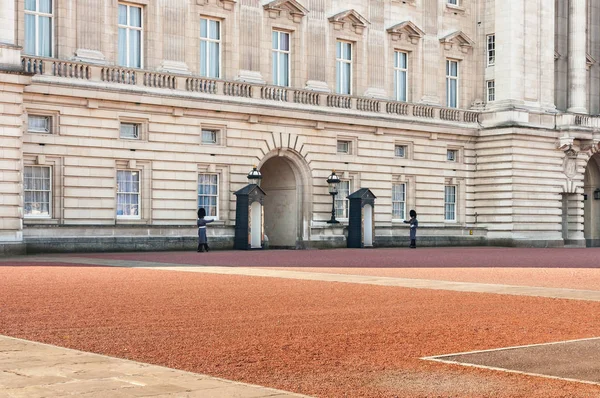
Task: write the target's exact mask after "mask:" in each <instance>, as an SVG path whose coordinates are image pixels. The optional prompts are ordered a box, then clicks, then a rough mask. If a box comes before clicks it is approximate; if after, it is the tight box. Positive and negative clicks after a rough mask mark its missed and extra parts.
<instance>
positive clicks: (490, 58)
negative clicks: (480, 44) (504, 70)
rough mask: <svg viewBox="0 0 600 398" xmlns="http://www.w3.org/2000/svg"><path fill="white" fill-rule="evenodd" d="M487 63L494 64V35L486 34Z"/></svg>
mask: <svg viewBox="0 0 600 398" xmlns="http://www.w3.org/2000/svg"><path fill="white" fill-rule="evenodd" d="M487 64H488V66H492V65H494V64H496V35H488V36H487Z"/></svg>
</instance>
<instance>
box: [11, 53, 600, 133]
mask: <svg viewBox="0 0 600 398" xmlns="http://www.w3.org/2000/svg"><path fill="white" fill-rule="evenodd" d="M21 59H22V66H23V70H24V71H25V72H28V73H32V74H43V75H50V76H56V77H64V78H71V79H79V80H89V81H102V82H106V83H114V84H123V85H132V86H143V87H149V88H153V89H169V90H181V91H188V92H196V93H203V94H212V95H226V96H231V97H243V98H256V99H262V100H267V101H276V102H286V103H295V104H301V105H307V106H326V107H328V108H337V109H343V110H354V111H357V112H360V113H364V114H385V115H390V116H403V117H411V118H414V117H416V118H422V119H430V120H438V121H448V122H457V123H467V124H478V123H479V122H480V113H479V112H474V111H465V110H460V109H453V108H444V107H438V106H431V105H423V104H413V103H408V102H400V101H391V100H386V99H376V98H366V97H356V96H351V95H339V94H332V93H323V92H317V91H310V90H303V89H294V88H291V87H279V86H270V85H261V84H251V83H245V82H237V81H226V80H218V79H210V78H205V77H198V76H184V75H177V74H170V73H162V72H152V71H145V70H139V69H130V68H123V67H119V66H107V65H94V64H86V63H81V62H72V61H62V60H57V59H53V58H39V57H30V56H23V57H22V58H21ZM588 119H590V117H587V116H581V115H578V116H576V117H575V119H574V123H577V124H579V125H582V126H587V125H588V124H590V123H591V122H590V121H589V120H588ZM595 123H596V124H597V121H596V122H595Z"/></svg>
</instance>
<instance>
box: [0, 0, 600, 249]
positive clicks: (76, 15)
mask: <svg viewBox="0 0 600 398" xmlns="http://www.w3.org/2000/svg"><path fill="white" fill-rule="evenodd" d="M38 3H40V4H41V3H43V0H40V1H39V2H38ZM38 3H36V4H38ZM450 3H454V2H453V1H452V2H450V1H445V0H403V1H398V0H368V1H358V0H350V1H338V0H274V1H258V0H168V1H166V0H158V1H148V0H131V1H128V2H122V3H121V2H117V1H108V0H97V1H88V0H85V1H74V0H55V1H53V2H52V5H53V7H52V8H51V9H50V11H49V12H48V10H42V11H43V12H42V11H40V10H34V11H33V12H32V11H31V10H26V9H25V2H24V1H22V0H16V1H15V0H0V5H1V7H0V21H2V26H1V27H0V68H1V71H0V109H1V110H2V112H1V115H0V142H1V143H2V146H1V150H0V151H1V153H2V158H1V159H0V175H1V176H2V179H1V182H0V187H1V188H0V189H1V192H2V196H1V198H0V214H1V215H2V217H1V218H0V247H1V248H2V250H3V252H5V253H9V252H10V253H12V252H23V251H28V252H37V251H61V250H131V249H150V248H154V249H169V248H174V249H184V248H193V247H194V236H195V234H196V231H195V212H196V209H197V206H198V200H199V199H198V184H199V178H200V177H199V175H205V174H207V175H211V176H214V175H216V176H217V181H218V182H217V198H216V202H217V204H218V205H217V209H218V210H217V211H218V215H217V217H216V218H217V221H216V222H214V223H212V224H210V226H209V239H210V240H211V241H212V242H213V243H214V245H215V246H217V247H222V248H230V247H232V246H233V235H234V223H235V196H234V195H233V193H234V192H236V191H237V190H238V189H240V188H242V187H243V186H244V185H245V184H246V183H247V182H246V174H247V173H248V171H250V170H251V168H252V166H253V165H257V166H258V168H259V169H260V170H261V172H262V173H263V188H264V190H265V192H266V193H267V198H266V199H265V208H264V212H265V234H266V235H267V236H268V239H269V245H270V246H274V247H276V246H279V247H299V248H301V247H338V246H343V245H345V241H344V229H345V226H346V225H347V218H345V216H344V211H343V209H342V208H343V205H341V204H339V203H338V204H339V206H340V207H341V208H340V210H338V212H339V213H338V218H340V221H341V223H340V224H337V225H335V224H334V225H332V224H328V223H327V222H326V221H327V220H329V218H330V216H331V206H332V199H331V196H330V195H329V194H328V189H327V183H326V179H327V176H328V175H329V174H330V173H331V171H332V170H336V172H337V174H338V175H339V176H340V178H341V179H342V180H343V181H349V183H348V184H349V186H347V188H349V189H348V190H349V192H348V193H352V192H353V191H356V190H358V189H359V188H369V189H370V190H371V191H372V192H373V194H374V195H375V196H376V197H377V199H376V202H375V207H374V209H375V210H374V222H375V245H376V246H377V245H379V246H384V245H389V246H391V245H404V244H407V242H408V229H407V227H406V225H405V224H404V223H402V219H401V218H399V214H401V213H398V212H394V209H396V210H397V209H398V206H401V207H403V208H404V211H405V213H408V210H409V209H412V208H414V209H416V210H417V212H418V214H419V222H420V223H419V225H420V229H419V239H420V242H421V243H423V244H427V245H454V244H470V245H482V244H505V245H525V246H562V245H564V244H569V245H585V244H586V242H587V244H588V245H596V244H598V243H600V222H599V221H596V218H597V217H594V214H598V213H599V212H600V200H595V199H594V196H595V195H594V191H595V190H596V189H597V187H598V186H600V172H599V171H598V164H600V162H599V161H598V159H597V157H598V156H600V155H595V154H596V152H597V150H598V140H599V138H600V136H599V134H598V131H599V129H600V119H598V118H597V117H595V116H593V115H595V114H597V113H598V112H599V111H600V100H599V98H600V83H598V82H599V81H600V80H599V78H598V76H599V72H598V71H599V70H600V69H599V65H598V64H597V63H596V61H595V60H597V59H600V54H599V52H600V43H599V42H598V41H597V39H596V36H597V35H594V32H596V33H597V30H598V24H597V20H598V13H599V8H598V6H597V5H594V3H593V2H590V1H585V0H568V1H561V0H557V1H556V2H555V5H556V6H555V7H553V4H552V2H550V1H549V0H513V1H511V2H496V1H493V0H460V1H458V4H450ZM120 5H121V6H126V8H127V7H129V8H138V7H139V9H141V23H140V25H141V26H140V27H139V28H140V29H139V30H140V31H141V34H140V38H141V41H140V43H141V44H140V47H139V52H140V57H141V67H140V68H130V67H126V66H120V65H119V59H120V55H121V56H122V55H123V54H121V52H120V49H119V45H118V43H119V35H120V34H122V32H124V30H122V31H121V33H120V30H119V29H120V26H119V23H120V22H119V15H120V11H119V6H120ZM129 8H127V9H129ZM40 12H41V13H40ZM42 14H43V15H42ZM128 15H129V14H128ZM515 16H518V17H515ZM26 17H27V18H42V17H47V18H49V20H50V26H51V28H50V29H51V34H50V35H51V37H52V38H51V40H50V46H51V52H50V53H49V54H46V56H41V55H40V53H38V52H36V51H32V50H31V48H32V43H31V41H32V40H34V41H36V43H35V46H34V47H35V48H37V47H36V46H41V45H42V44H43V38H40V33H39V32H40V31H41V32H42V35H43V26H42V25H41V24H39V23H38V25H35V27H36V29H38V31H36V32H38V36H35V35H34V36H32V34H31V33H27V23H25V19H26ZM201 18H203V19H208V20H211V21H217V22H218V25H215V26H218V28H219V38H218V39H216V42H218V46H219V50H218V51H217V52H216V53H215V54H218V76H217V77H215V76H213V77H208V76H202V70H203V69H202V68H203V67H204V66H206V65H207V64H206V59H205V57H206V55H205V54H206V53H205V52H204V53H203V52H202V51H203V50H201V49H202V48H203V47H201V45H202V44H201V41H202V40H201V35H202V32H201V25H200V20H201ZM30 20H32V19H30ZM31 26H33V25H31V22H30V25H29V27H30V28H31ZM586 27H587V28H586ZM121 28H122V26H121ZM273 31H277V32H283V33H285V34H287V35H288V36H287V37H289V42H290V45H289V53H288V58H287V60H288V61H289V65H290V66H289V69H287V71H288V74H289V85H287V86H281V85H274V84H273V83H274V81H275V80H274V78H275V77H274V75H273V62H274V61H273V44H272V34H273V33H272V32H273ZM32 37H33V39H32ZM553 37H554V40H552V39H551V38H553ZM28 41H29V42H28ZM339 41H342V42H344V43H350V48H351V55H352V56H351V59H349V60H348V62H349V63H350V64H351V67H350V68H351V73H350V77H349V79H348V82H349V87H350V89H349V90H350V94H349V95H347V94H340V93H338V92H337V89H336V88H337V87H336V81H337V80H338V76H339V74H340V72H339V68H338V62H339V61H336V57H338V58H339V54H338V53H337V51H336V50H337V48H336V46H337V42H339ZM490 43H493V46H492V47H490V45H491V44H490ZM28 49H29V50H28ZM121 51H122V50H121ZM397 52H402V53H404V54H406V60H407V61H406V68H404V70H405V73H406V76H407V80H406V87H407V89H406V101H399V100H396V99H397V97H396V93H395V85H394V82H395V74H397V73H398V72H397V70H398V69H395V63H394V61H395V57H397V56H398V55H397V54H396V53H397ZM48 55H50V56H48ZM213 61H214V59H213ZM449 65H456V69H457V72H456V73H455V74H453V73H452V72H450V75H451V76H450V77H448V67H449ZM453 82H456V86H455V87H456V89H455V91H454V92H456V93H457V94H456V97H453V96H452V95H450V97H451V98H450V99H449V98H448V97H449V92H452V90H454V89H452V88H451V85H452V84H454V83H453ZM492 82H493V84H492ZM452 99H455V100H456V107H448V105H451V103H450V102H448V101H451V100H452ZM32 118H33V119H35V118H37V119H40V120H41V119H43V120H46V122H47V124H48V125H47V131H43V132H40V131H37V130H35V129H33V128H32V126H30V124H31V123H33V119H32ZM124 124H126V125H134V126H136V127H135V128H136V129H137V130H136V134H137V135H136V139H128V138H123V136H122V132H121V129H122V127H123V125H124ZM203 130H210V131H212V132H213V133H214V137H215V142H213V143H206V142H203V138H202V137H203V133H202V131H203ZM129 138H131V137H129ZM340 144H342V150H340V149H339V146H340ZM397 147H399V150H400V151H401V152H397V151H398V149H397ZM398 155H403V156H398ZM33 169H35V170H40V169H43V170H47V171H48V172H49V175H50V177H49V178H48V179H47V180H49V181H51V189H50V192H46V195H48V197H49V198H50V200H46V202H48V203H47V204H46V205H47V210H45V211H42V212H38V213H35V214H32V211H31V205H32V203H31V201H32V199H31V198H29V199H28V197H27V196H26V192H25V191H28V190H29V191H31V188H28V187H27V186H25V185H26V184H24V181H25V179H27V178H29V177H28V176H27V173H31V172H32V170H33ZM120 171H129V172H135V173H139V174H136V175H138V176H139V189H138V190H137V191H136V198H137V199H136V206H135V215H134V216H124V215H123V214H120V212H119V211H118V210H117V208H118V207H119V206H120V204H119V201H120V200H122V199H119V197H120V196H119V193H118V192H117V191H118V189H119V188H118V184H117V179H118V177H117V175H118V173H119V172H120ZM28 181H29V180H28ZM399 184H404V185H402V186H403V187H404V189H405V191H404V192H405V196H404V197H403V198H404V201H397V199H398V197H395V198H394V199H393V192H394V189H395V188H394V185H396V186H398V185H399ZM447 187H450V191H448V188H447ZM449 193H450V195H449ZM28 194H31V193H30V192H29V193H28ZM597 196H598V197H599V198H600V191H599V194H598V195H597ZM36 205H37V204H36ZM394 214H395V216H394Z"/></svg>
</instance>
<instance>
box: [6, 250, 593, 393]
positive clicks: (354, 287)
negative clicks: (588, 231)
mask: <svg viewBox="0 0 600 398" xmlns="http://www.w3.org/2000/svg"><path fill="white" fill-rule="evenodd" d="M599 255H600V250H599V249H514V248H419V249H418V250H408V249H403V248H399V249H372V250H352V249H340V250H307V251H251V252H242V251H224V252H210V253H196V252H156V253H99V254H94V253H79V254H68V255H66V254H65V255H44V256H26V257H18V258H11V259H2V260H0V275H1V276H2V277H1V278H0V291H1V292H2V294H0V334H1V335H4V336H10V337H3V338H0V371H1V373H0V396H2V394H5V396H11V397H12V396H15V397H16V396H27V397H31V396H39V397H45V396H63V395H67V394H73V393H77V394H78V395H82V396H108V395H110V396H125V397H129V396H171V397H175V396H199V397H200V396H201V397H225V396H239V397H246V396H248V397H250V396H252V397H254V396H256V397H262V396H270V397H280V396H281V397H283V396H294V394H303V395H308V396H317V397H341V396H348V397H394V396H397V397H489V396H494V397H596V396H598V397H600V379H599V378H598V374H600V364H599V363H598V361H596V360H595V358H597V357H598V355H600V340H599V339H598V338H599V337H600V332H598V331H599V330H600V262H599V261H598V258H599ZM15 338H16V339H15ZM33 342H41V343H44V344H43V345H40V344H37V343H33ZM59 347H65V348H68V349H70V350H64V349H61V348H59ZM54 350H58V351H54ZM72 350H77V351H72ZM50 351H52V353H53V354H52V355H50V354H49V352H50ZM87 353H90V354H87ZM91 353H94V354H91ZM96 354H100V355H96ZM45 357H46V358H50V361H49V362H46V363H44V362H39V361H43V360H44V359H43V358H45ZM73 358H75V359H77V360H74V359H73ZM81 358H86V360H83V361H81V360H80V359H81ZM61 361H63V362H61ZM111 361H119V362H118V364H114V363H112V362H111ZM90 364H93V366H92V365H90ZM78 366H80V367H81V368H80V369H78ZM90 366H92V368H93V369H91V368H90ZM103 367H104V368H105V369H104V370H102V369H103ZM42 370H43V371H42ZM120 370H124V373H119V374H117V373H118V372H119V371H120ZM115 372H117V373H115ZM156 374H160V375H161V376H160V378H159V379H157V378H156V377H155V375H156ZM203 383H204V384H203ZM244 383H245V384H244ZM258 386H264V387H265V388H260V387H258ZM78 389H79V390H78ZM2 391H3V392H2ZM61 394H62V395H61ZM107 394H108V395H107Z"/></svg>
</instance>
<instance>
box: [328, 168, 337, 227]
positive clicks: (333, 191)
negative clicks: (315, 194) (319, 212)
mask: <svg viewBox="0 0 600 398" xmlns="http://www.w3.org/2000/svg"><path fill="white" fill-rule="evenodd" d="M327 184H329V194H330V195H331V219H330V220H329V221H327V223H328V224H338V223H339V221H338V220H336V219H335V195H337V194H338V185H339V184H340V178H339V177H338V176H337V175H336V174H335V170H332V171H331V175H330V176H329V177H327Z"/></svg>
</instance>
